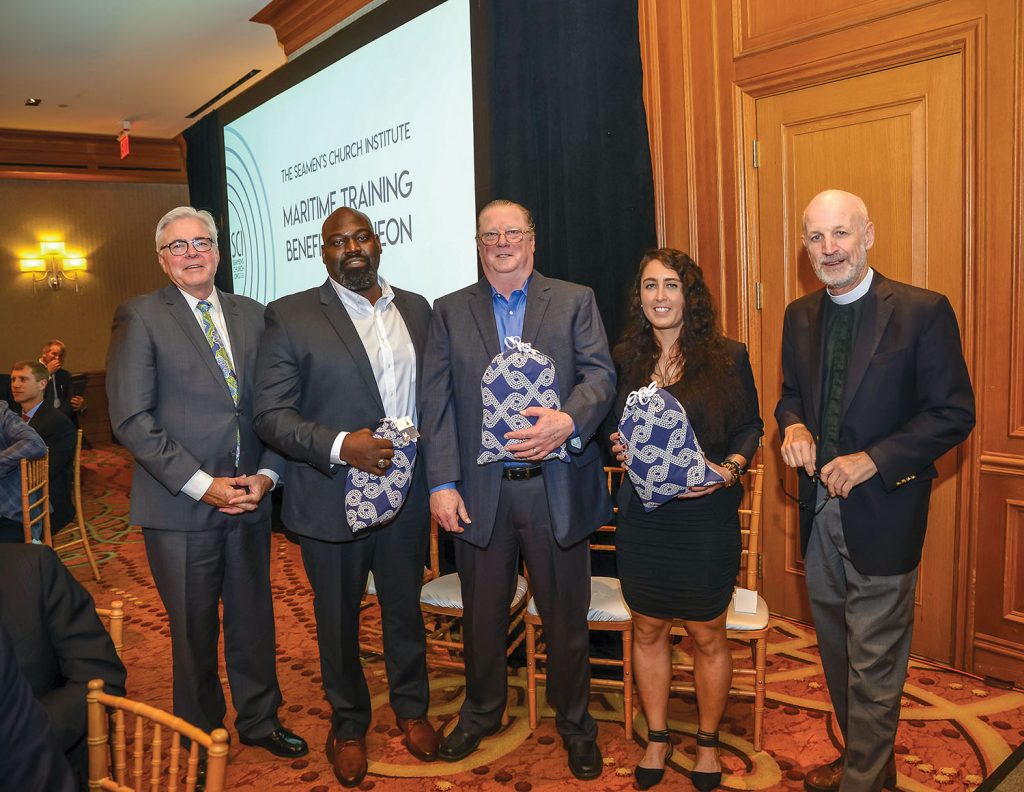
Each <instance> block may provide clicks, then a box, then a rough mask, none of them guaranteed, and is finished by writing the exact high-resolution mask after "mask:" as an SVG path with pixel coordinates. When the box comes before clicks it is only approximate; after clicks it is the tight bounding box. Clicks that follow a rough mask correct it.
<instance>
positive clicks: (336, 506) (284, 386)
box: [255, 280, 430, 542]
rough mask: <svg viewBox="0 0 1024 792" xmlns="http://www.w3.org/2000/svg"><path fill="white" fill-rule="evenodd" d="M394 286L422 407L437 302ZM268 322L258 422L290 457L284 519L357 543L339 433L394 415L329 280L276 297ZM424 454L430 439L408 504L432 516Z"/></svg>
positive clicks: (314, 533) (293, 526)
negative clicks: (335, 453)
mask: <svg viewBox="0 0 1024 792" xmlns="http://www.w3.org/2000/svg"><path fill="white" fill-rule="evenodd" d="M392 289H393V291H394V292H395V301H394V307H396V308H397V309H398V311H399V313H401V315H402V319H403V320H404V321H405V327H406V329H407V330H408V331H409V337H410V338H411V339H412V343H413V347H415V350H416V390H417V401H418V400H419V391H420V385H421V383H422V382H423V353H424V345H425V344H426V339H427V325H428V323H429V321H430V305H429V304H428V303H427V301H426V300H425V299H423V297H421V296H420V295H418V294H414V293H413V292H408V291H405V290H404V289H398V288H395V287H394V286H392ZM266 323H267V331H266V333H264V335H263V343H262V344H261V346H260V353H259V358H258V360H257V363H256V400H255V414H256V419H255V426H256V431H257V432H258V433H259V435H260V437H261V438H263V441H264V442H265V443H266V444H267V446H268V447H270V448H273V449H275V450H276V451H278V452H279V453H280V454H282V455H283V456H284V457H285V458H286V459H287V460H288V467H287V471H286V473H285V475H284V509H283V512H282V517H283V519H284V522H285V524H286V525H287V526H288V528H289V529H290V530H292V531H293V532H295V533H297V534H300V535H302V536H309V537H311V538H313V539H319V540H321V541H328V542H348V541H351V540H352V538H353V536H352V531H351V529H350V528H349V527H348V523H347V522H346V521H345V481H346V477H347V472H348V468H347V467H344V466H341V465H337V466H333V467H332V465H331V463H330V457H331V446H332V445H333V444H334V440H335V438H337V436H338V433H339V432H343V431H344V432H351V431H356V430H358V429H363V428H366V429H370V430H371V431H373V430H374V429H376V428H377V426H378V425H379V424H380V420H381V419H382V418H384V417H385V415H384V402H383V400H382V399H381V396H380V389H379V388H378V387H377V380H376V379H375V378H374V375H373V369H372V368H371V366H370V359H369V357H367V355H366V348H365V347H364V346H363V342H362V341H361V340H360V338H359V333H358V332H357V331H356V328H355V325H354V324H352V320H351V319H350V318H349V315H348V311H346V310H345V306H344V305H342V302H341V300H340V299H339V298H338V294H337V292H335V291H334V287H333V286H332V285H331V282H330V280H326V281H324V283H323V284H322V285H320V286H319V287H317V288H315V289H308V290H306V291H304V292H299V293H298V294H291V295H289V296H287V297H282V298H281V299H279V300H274V301H273V302H272V303H270V305H268V306H267V312H266ZM417 408H418V409H419V410H421V411H422V407H421V406H420V405H417ZM421 458H422V443H421V444H420V448H419V449H418V450H417V458H416V470H417V472H416V473H415V474H414V477H413V481H412V484H411V485H410V489H409V493H408V495H407V496H406V502H405V505H404V506H403V507H402V508H403V512H404V511H406V510H409V509H419V510H421V511H423V513H424V515H425V514H426V508H427V503H426V499H427V490H426V483H425V479H424V476H423V474H422V472H420V471H421V470H422V467H423V466H422V463H421V462H420V460H421Z"/></svg>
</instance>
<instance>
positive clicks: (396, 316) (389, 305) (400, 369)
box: [330, 275, 416, 465]
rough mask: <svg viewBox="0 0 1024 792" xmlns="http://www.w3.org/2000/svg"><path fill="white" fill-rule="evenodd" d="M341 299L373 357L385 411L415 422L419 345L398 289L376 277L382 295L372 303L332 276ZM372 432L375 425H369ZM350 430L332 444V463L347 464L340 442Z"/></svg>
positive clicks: (372, 361)
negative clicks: (397, 295)
mask: <svg viewBox="0 0 1024 792" xmlns="http://www.w3.org/2000/svg"><path fill="white" fill-rule="evenodd" d="M330 282H331V285H332V286H333V287H334V291H335V292H336V293H337V295H338V299H340V300H341V304H342V305H343V306H344V308H345V311H346V312H347V313H348V315H349V318H350V319H351V320H352V324H353V325H355V328H356V332H357V333H358V334H359V340H360V341H362V342H363V348H364V349H365V350H366V356H367V357H368V358H369V359H370V368H372V369H373V377H374V379H375V380H377V389H378V390H379V391H380V398H381V401H382V402H383V403H384V414H385V416H387V417H388V418H403V417H406V416H408V417H409V418H410V419H412V422H413V425H415V424H416V348H415V347H414V346H413V343H412V336H410V335H409V329H408V328H407V327H406V326H405V320H404V319H403V318H402V314H401V312H400V311H399V310H398V307H397V306H396V305H395V304H394V301H395V292H394V290H393V289H392V288H391V285H390V284H389V283H388V282H387V281H386V280H384V278H382V277H380V276H379V275H378V276H377V282H378V283H379V284H380V288H381V295H380V297H379V298H378V299H377V302H376V303H374V304H372V305H371V304H370V301H369V300H367V299H366V298H365V297H363V295H361V294H359V293H358V292H354V291H350V290H349V289H346V288H345V287H344V286H342V285H340V284H339V283H337V282H336V281H335V280H334V279H333V278H331V279H330ZM368 428H369V429H370V430H371V431H373V430H374V429H376V427H375V426H371V427H368ZM347 436H348V432H339V433H338V436H337V437H336V438H335V440H334V443H333V445H332V446H331V464H334V465H343V464H345V463H344V462H343V461H342V459H341V444H342V443H343V442H345V438H346V437H347Z"/></svg>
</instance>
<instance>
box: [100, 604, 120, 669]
mask: <svg viewBox="0 0 1024 792" xmlns="http://www.w3.org/2000/svg"><path fill="white" fill-rule="evenodd" d="M96 615H97V616H99V617H100V619H102V620H104V623H103V626H104V627H106V628H107V632H108V633H110V641H111V643H113V644H114V651H115V652H117V656H118V657H121V650H122V649H124V602H123V601H121V600H114V601H113V602H111V603H110V607H109V608H97V609H96ZM122 659H123V658H122Z"/></svg>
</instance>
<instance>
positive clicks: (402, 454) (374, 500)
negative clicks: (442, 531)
mask: <svg viewBox="0 0 1024 792" xmlns="http://www.w3.org/2000/svg"><path fill="white" fill-rule="evenodd" d="M373 436H374V437H378V438H385V439H387V440H390V441H391V443H392V445H394V447H395V455H394V456H393V457H392V458H391V465H390V466H389V467H388V469H387V470H386V471H384V472H383V473H382V474H381V475H379V476H378V475H377V474H376V473H367V472H365V471H363V470H359V469H358V468H354V467H353V468H349V471H348V479H347V480H346V481H345V518H346V519H347V520H348V526H349V528H351V529H352V533H356V532H357V531H361V530H363V529H364V528H372V527H373V526H375V525H382V524H384V523H386V522H388V521H389V520H391V519H392V518H393V517H394V516H395V515H396V514H398V510H399V509H401V508H402V504H403V503H404V502H405V496H406V495H407V494H408V493H409V485H410V484H411V483H412V471H413V465H414V464H415V463H416V440H415V439H413V438H410V437H409V435H408V434H406V433H403V432H402V431H401V430H399V429H398V428H397V427H396V426H395V420H394V419H393V418H384V419H383V420H382V421H381V422H380V426H378V427H377V429H376V431H375V432H374V433H373Z"/></svg>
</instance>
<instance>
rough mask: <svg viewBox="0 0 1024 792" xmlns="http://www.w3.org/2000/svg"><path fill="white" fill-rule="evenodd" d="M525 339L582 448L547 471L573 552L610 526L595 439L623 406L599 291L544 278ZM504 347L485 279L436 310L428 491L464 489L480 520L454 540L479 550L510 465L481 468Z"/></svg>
mask: <svg viewBox="0 0 1024 792" xmlns="http://www.w3.org/2000/svg"><path fill="white" fill-rule="evenodd" d="M522 338H523V341H527V342H529V343H530V344H532V345H533V346H534V348H536V349H537V350H538V351H540V352H543V353H544V354H545V355H547V356H548V357H550V358H551V359H552V360H553V361H554V364H555V373H556V375H557V377H558V389H559V394H558V395H559V397H560V399H561V402H562V410H563V411H564V412H566V413H568V414H569V415H570V416H571V417H572V419H573V421H574V422H575V424H576V431H577V434H578V435H579V437H580V439H581V440H582V442H583V449H582V451H581V452H579V453H570V455H569V462H568V463H566V462H560V461H558V460H554V461H550V462H545V463H544V483H545V487H546V489H547V494H548V510H549V512H550V515H551V524H552V526H553V529H554V533H555V539H556V540H557V541H558V543H559V544H560V545H562V546H563V547H569V546H571V545H573V544H576V543H577V542H579V541H581V540H582V539H584V538H586V537H587V536H589V535H590V534H591V533H593V532H594V530H595V529H596V528H598V527H599V526H601V525H603V524H605V523H606V522H608V520H609V519H610V518H611V503H610V501H609V498H608V491H607V487H606V485H605V480H604V475H603V473H602V462H601V455H600V451H599V450H598V447H597V444H596V443H593V442H591V440H592V439H593V437H594V435H595V433H596V432H597V431H598V429H599V428H600V426H601V422H602V421H603V420H604V417H605V415H606V414H607V413H608V410H609V409H610V408H611V406H612V401H613V400H614V398H615V369H614V367H613V365H612V361H611V357H610V356H609V354H608V340H607V338H606V336H605V332H604V324H603V323H602V321H601V315H600V314H599V313H598V310H597V303H596V302H595V300H594V293H593V291H591V290H590V289H589V288H587V287H585V286H579V285H576V284H574V283H567V282H566V281H560V280H555V279H553V278H545V277H544V276H543V275H541V274H540V273H539V272H536V271H535V272H534V274H533V280H531V281H530V288H529V290H528V291H527V297H526V317H525V319H524V320H523V335H522ZM501 349H502V347H501V344H500V342H499V339H498V330H497V325H496V324H495V321H494V308H493V303H492V299H491V286H490V284H489V283H488V282H487V280H486V278H481V279H480V280H479V281H478V282H477V283H475V284H473V285H472V286H467V287H466V288H464V289H461V290H459V291H457V292H454V293H452V294H449V295H447V296H445V297H441V298H440V299H439V300H437V302H436V303H435V304H434V316H433V318H432V320H431V323H430V335H429V337H428V339H427V357H426V360H425V361H424V364H423V367H424V372H425V380H424V384H423V412H422V419H421V423H422V431H423V438H424V442H423V446H424V451H425V452H426V455H427V484H428V486H429V487H431V488H433V487H436V486H439V485H441V484H445V483H447V482H451V481H455V482H458V488H459V492H460V494H461V495H462V498H463V500H464V501H465V503H466V509H467V510H468V512H469V517H470V519H471V520H472V521H473V522H472V523H470V524H469V525H464V526H463V527H464V528H465V532H464V533H461V534H455V536H457V537H458V538H460V539H463V540H465V541H467V542H469V543H470V544H473V545H477V546H478V547H485V546H486V545H487V544H488V542H490V539H491V531H492V530H493V528H494V518H495V513H496V511H497V508H498V493H499V489H500V487H501V471H502V465H501V463H497V462H496V463H492V464H489V465H478V464H477V463H476V458H477V455H478V454H479V451H480V435H481V423H482V420H483V398H482V396H481V394H480V379H481V377H482V376H483V373H484V370H485V369H486V368H487V366H488V364H489V363H490V362H491V360H492V358H493V357H494V356H495V355H497V354H498V352H500V351H501ZM570 450H572V449H570Z"/></svg>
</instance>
